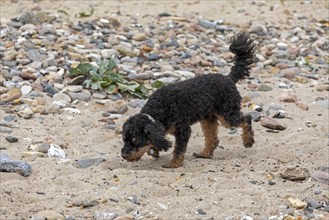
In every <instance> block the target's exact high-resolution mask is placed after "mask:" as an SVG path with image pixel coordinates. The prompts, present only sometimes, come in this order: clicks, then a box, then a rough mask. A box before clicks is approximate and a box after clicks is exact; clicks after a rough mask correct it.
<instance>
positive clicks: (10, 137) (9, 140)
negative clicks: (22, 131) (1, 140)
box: [6, 136, 18, 143]
mask: <svg viewBox="0 0 329 220" xmlns="http://www.w3.org/2000/svg"><path fill="white" fill-rule="evenodd" d="M6 141H8V142H9V143H15V142H17V141H18V138H17V137H14V136H7V137H6Z"/></svg>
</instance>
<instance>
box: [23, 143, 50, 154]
mask: <svg viewBox="0 0 329 220" xmlns="http://www.w3.org/2000/svg"><path fill="white" fill-rule="evenodd" d="M49 147H50V145H49V144H48V143H41V144H31V145H30V146H29V148H28V149H29V150H32V151H36V152H41V153H45V154H46V153H48V150H49Z"/></svg>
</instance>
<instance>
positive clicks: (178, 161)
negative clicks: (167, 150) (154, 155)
mask: <svg viewBox="0 0 329 220" xmlns="http://www.w3.org/2000/svg"><path fill="white" fill-rule="evenodd" d="M183 161H184V156H183V155H180V156H177V157H174V158H173V159H172V160H171V161H170V162H169V163H168V164H165V165H163V166H162V167H163V168H177V167H181V166H183Z"/></svg>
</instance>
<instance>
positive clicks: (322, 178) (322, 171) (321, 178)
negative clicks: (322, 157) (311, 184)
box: [310, 166, 329, 185]
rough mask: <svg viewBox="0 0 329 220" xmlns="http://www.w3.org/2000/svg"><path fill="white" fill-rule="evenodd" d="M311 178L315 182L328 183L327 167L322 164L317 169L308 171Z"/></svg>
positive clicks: (328, 172)
mask: <svg viewBox="0 0 329 220" xmlns="http://www.w3.org/2000/svg"><path fill="white" fill-rule="evenodd" d="M310 176H311V178H312V179H314V180H315V181H317V182H320V183H324V184H327V185H329V167H328V166H322V167H320V168H319V169H317V170H314V171H312V172H311V173H310Z"/></svg>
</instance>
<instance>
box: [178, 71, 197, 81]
mask: <svg viewBox="0 0 329 220" xmlns="http://www.w3.org/2000/svg"><path fill="white" fill-rule="evenodd" d="M175 72H176V73H178V74H179V75H180V76H183V77H185V78H187V79H189V78H193V77H195V74H194V73H192V72H190V71H183V70H176V71H175Z"/></svg>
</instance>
